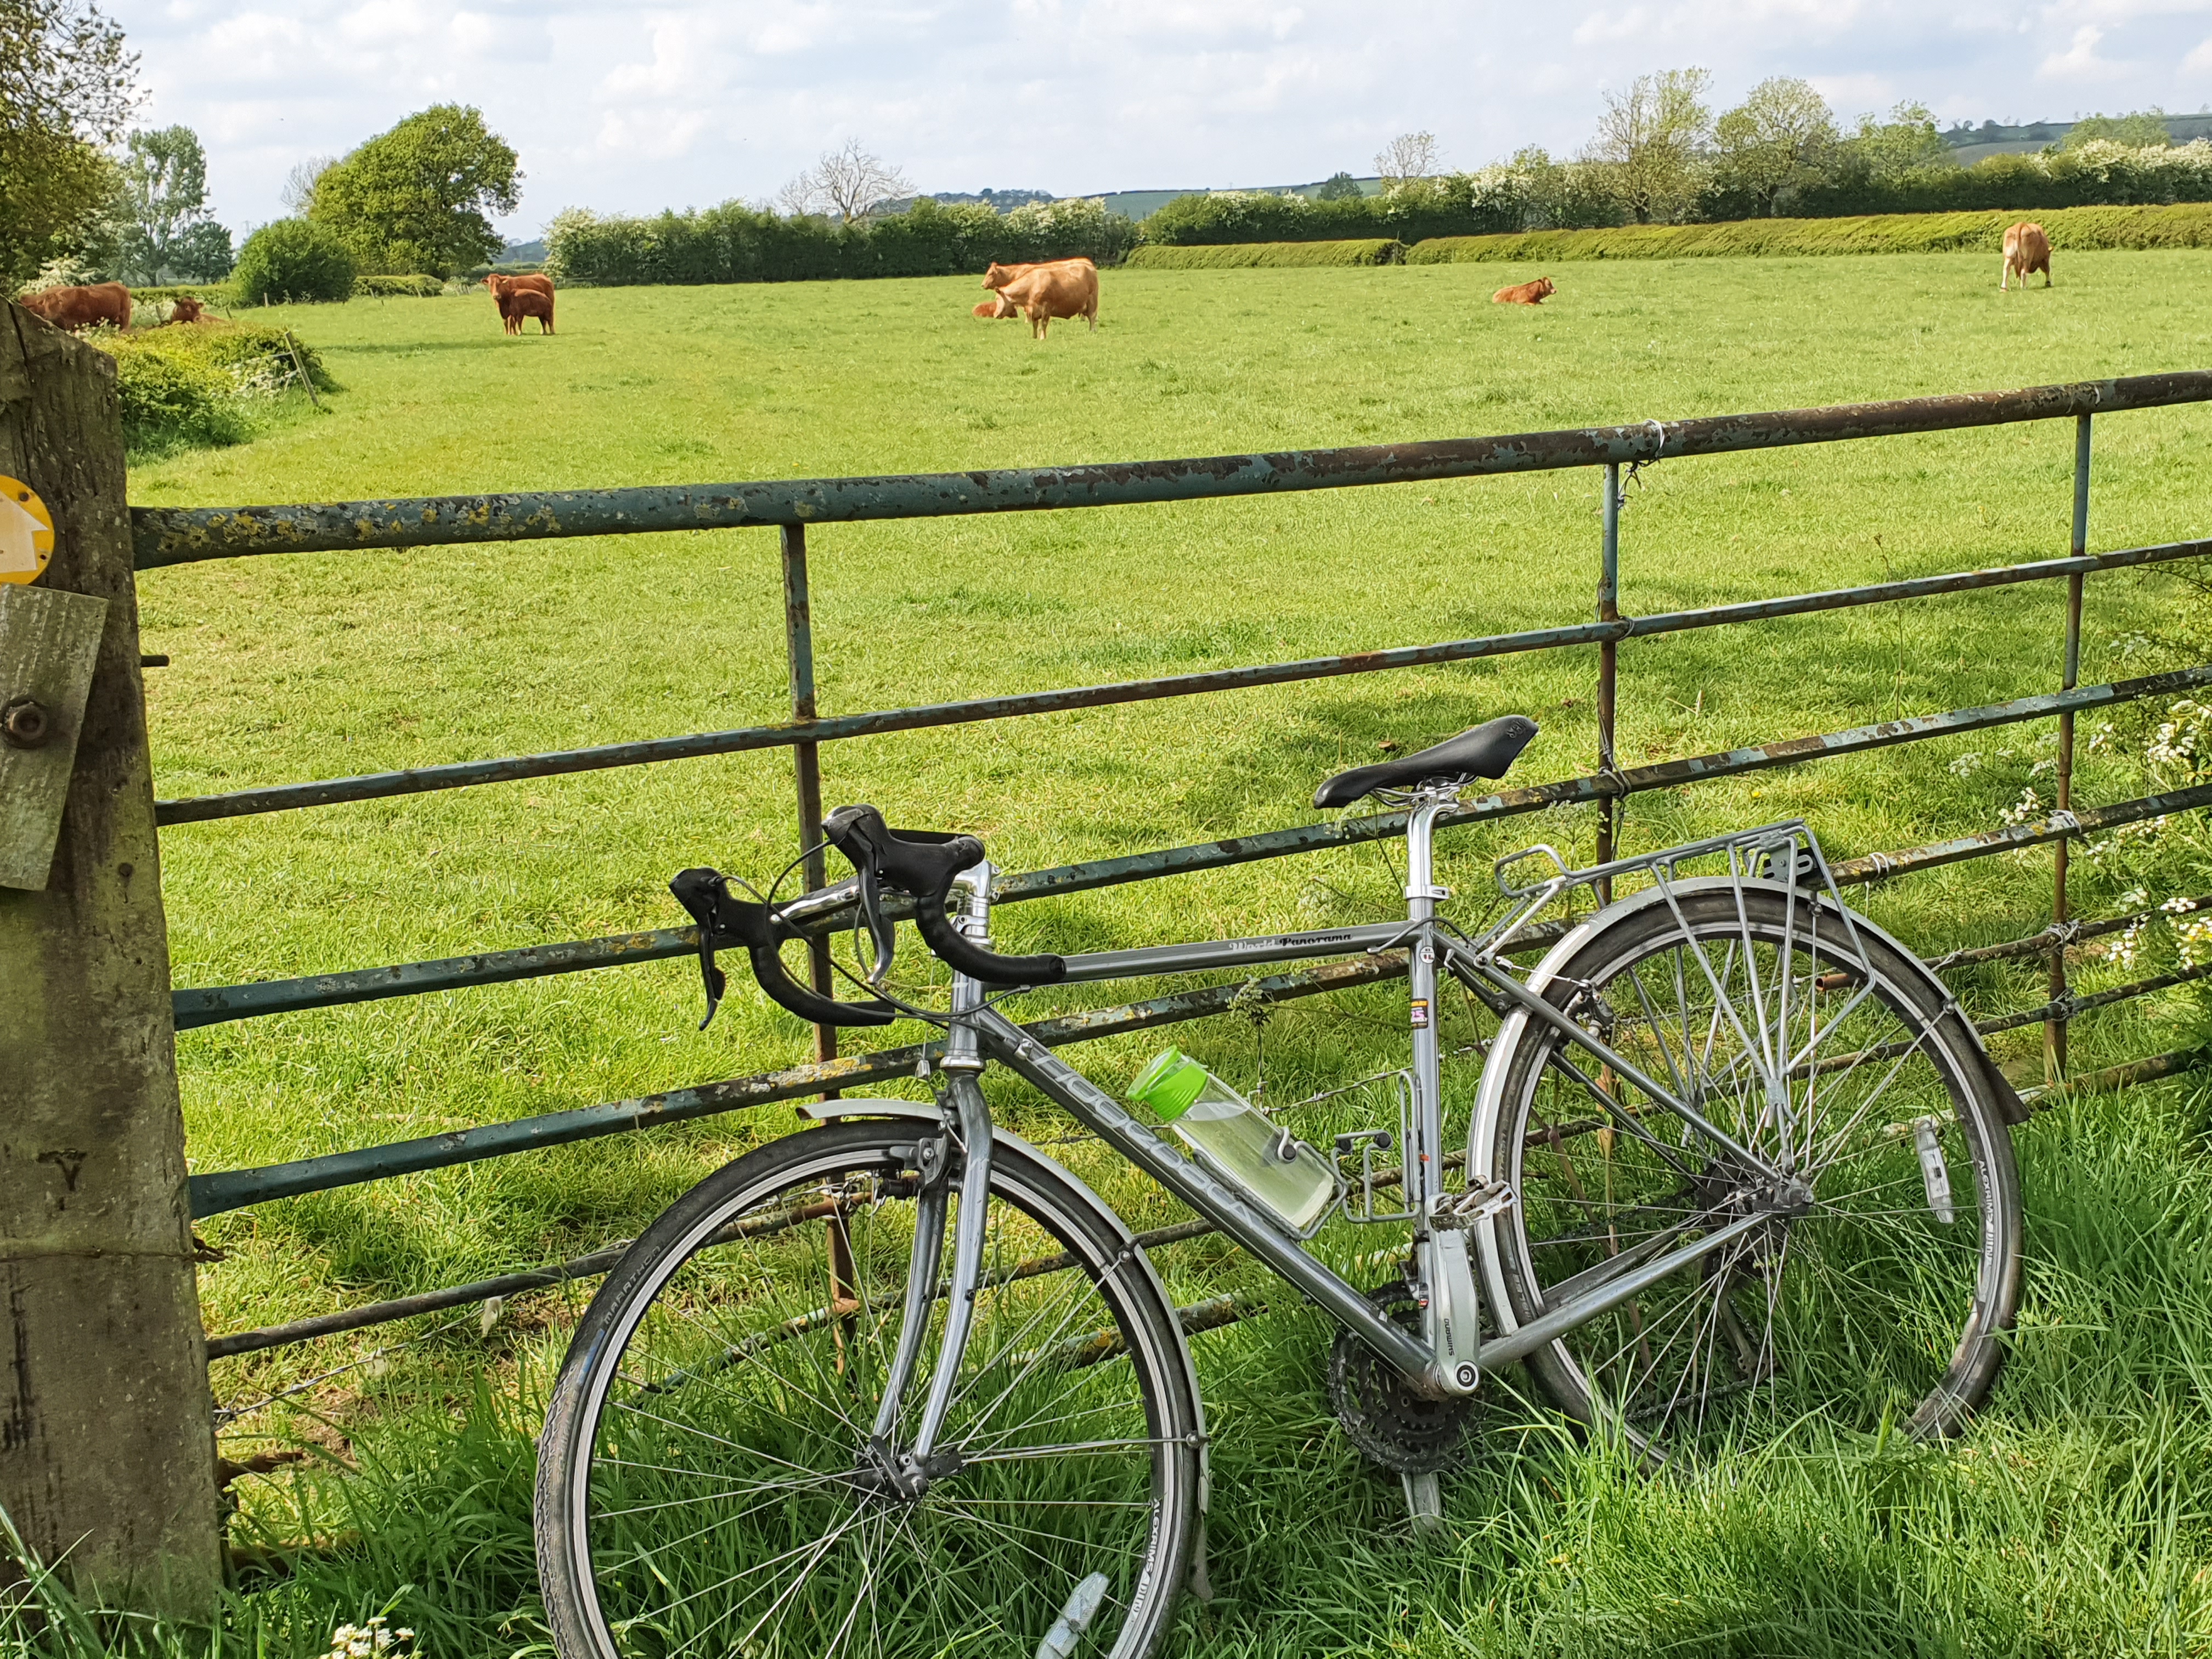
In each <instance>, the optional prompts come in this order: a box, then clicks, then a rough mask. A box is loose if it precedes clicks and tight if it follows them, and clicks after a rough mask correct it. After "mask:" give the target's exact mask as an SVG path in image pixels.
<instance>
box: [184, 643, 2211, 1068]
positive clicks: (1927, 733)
mask: <svg viewBox="0 0 2212 1659" xmlns="http://www.w3.org/2000/svg"><path fill="white" fill-rule="evenodd" d="M2205 684H2212V664H2207V665H2203V666H2200V667H2197V668H2185V669H2179V670H2176V671H2173V672H2172V673H2166V674H2153V675H2149V676H2148V677H2146V678H2141V679H2133V680H2120V681H2117V682H2115V683H2114V684H2110V685H2092V686H2081V687H2077V688H2075V690H2071V691H2066V692H2060V693H2057V694H2046V695H2044V696H2033V697H2018V698H2015V699H2014V700H2013V701H2012V702H2002V703H1991V704H1988V705H1985V706H1984V707H1982V708H1959V709H1953V710H1951V711H1950V712H1949V713H1948V714H1922V715H1916V716H1914V717H1912V718H1911V719H1907V720H1883V721H1881V722H1880V723H1879V724H1877V725H1874V726H1855V727H1853V728H1852V729H1850V731H1846V732H1826V733H1824V734H1822V735H1821V736H1819V737H1810V738H1783V739H1781V740H1779V741H1778V742H1774V743H1770V744H1759V745H1758V746H1756V747H1752V748H1745V749H1732V750H1727V751H1725V752H1723V753H1721V754H1717V755H1699V756H1692V757H1689V758H1687V759H1684V760H1676V761H1663V762H1661V763H1657V764H1656V765H1651V766H1638V767H1632V768H1630V769H1627V770H1626V771H1615V772H1613V773H1611V774H1610V775H1601V776H1589V777H1579V778H1568V779H1565V780H1563V781H1559V782H1556V783H1541V784H1534V785H1530V786H1528V787H1525V788H1521V789H1507V790H1502V791H1500V792H1498V793H1495V794H1491V795H1486V796H1483V797H1481V798H1480V799H1476V800H1472V801H1469V802H1468V803H1467V804H1466V805H1463V806H1462V807H1460V808H1458V809H1456V810H1455V811H1452V812H1450V813H1448V814H1446V815H1445V816H1444V817H1442V818H1441V819H1440V820H1439V822H1440V823H1445V824H1454V823H1478V822H1481V821H1484V820H1486V819H1491V818H1500V817H1513V816H1516V815H1517V814H1520V813H1523V812H1535V811H1542V810H1544V809H1545V808H1547V807H1551V806H1559V805H1574V804H1580V803H1584V802H1589V801H1595V800H1606V799H1620V798H1622V797H1626V796H1628V795H1632V794H1640V793H1645V792H1647V791H1650V790H1654V789H1672V788H1676V787H1680V786H1681V785H1683V784H1686V783H1696V782H1701V781H1706V780H1710V779H1713V778H1723V777H1735V776H1738V775H1741V774H1744V773H1747V772H1758V771H1765V770H1766V769H1770V768H1772V767H1777V766H1789V765H1793V764H1796V763H1802V762H1804V761H1808V760H1814V759H1818V758H1820V757H1823V756H1834V755H1850V754H1859V753H1863V752H1865V751H1867V750H1874V749H1883V748H1888V747H1891V746H1893V745H1894V744H1905V743H1917V742H1923V741H1925V740H1927V739H1929V738H1946V737H1957V736H1960V735H1963V734H1964V733H1966V732H1981V731H1987V730H1989V729H1990V728H1991V727H1994V726H2008V725H2014V724H2017V723H2018V722H2020V721H2022V720H2045V719H2048V718H2049V717H2050V716H2051V715H2052V714H2058V713H2061V712H2063V713H2067V714H2071V713H2074V712H2075V711H2076V710H2079V709H2083V708H2109V707H2112V706H2114V705H2116V704H2119V703H2124V702H2134V701H2136V700H2137V699H2140V698H2143V697H2157V696H2172V695H2173V694H2176V693H2178V692H2182V691H2187V690H2193V689H2195V688H2196V687H2197V686H2201V685H2205ZM818 808H819V803H818V801H817V811H818ZM1405 833H1406V815H1405V814H1404V813H1402V812H1386V813H1376V814H1370V815H1367V816H1364V817H1347V818H1342V819H1338V820H1335V821H1334V822H1331V823H1312V824H1304V825H1301V826H1299V827H1297V828H1296V829H1277V830H1269V831H1266V832H1263V833H1262V834H1260V835H1256V836H1231V837H1230V838H1228V839H1226V840H1224V841H1215V842H1201V843H1200V844H1199V845H1196V846H1192V847H1175V848H1164V849H1162V850H1160V851H1158V852H1152V853H1139V854H1131V855H1130V856H1128V857H1126V858H1120V859H1103V860H1093V861H1091V862H1090V863H1088V864H1082V865H1060V866H1056V867H1054V868H1052V869H1047V870H1032V871H1028V872H1022V873H1019V874H1012V875H1008V876H1006V877H1004V878H1001V880H1000V884H999V887H998V897H999V900H1000V902H1005V903H1012V902H1018V901H1021V900H1024V899H1036V898H1045V897H1048V896H1054V895H1057V894H1060V893H1068V892H1077V891H1083V890H1089V889H1092V888H1098V887H1106V886H1113V885H1117V884H1121V883H1124V882H1130V881H1141V880H1146V879H1149V878H1152V877H1155V876H1159V875H1166V874H1175V873H1181V872H1191V871H1198V870H1210V869H1219V868H1223V867H1225V866H1229V865H1231V864H1242V863H1249V862H1251V861H1253V860H1258V859H1267V858H1280V857H1283V856H1285V855H1286V854H1292V853H1307V852H1312V851H1314V850H1316V848H1322V847H1326V846H1332V845H1334V846H1352V845H1356V844H1358V842H1364V841H1377V840H1383V839H1386V838H1395V837H1399V836H1403V835H1404V834H1405ZM842 921H843V918H842V916H836V915H833V916H827V917H823V918H820V919H819V920H818V921H817V923H816V924H815V931H816V932H817V933H830V932H832V931H834V930H835V929H836V928H837V927H840V926H842ZM698 946H699V939H698V934H697V933H696V931H695V930H694V929H692V928H689V927H671V928H659V929H655V930H653V931H651V932H645V933H617V934H614V935H611V936H609V937H605V938H601V939H574V940H570V941H568V942H565V943H562V944H558V945H531V946H526V947H524V948H522V949H520V950H513V951H483V952H479V953H477V954H475V955H471V956H465V957H444V958H441V959H439V960H436V961H431V962H410V963H396V964H394V965H393V966H392V967H388V968H364V969H354V970H352V971H350V972H344V973H334V974H315V975H307V976H305V977H302V978H299V979H289V980H269V981H262V982H260V983H258V984H249V985H226V986H211V987H204V988H200V989H192V990H179V991H177V992H175V993H173V999H172V1000H173V1003H174V1005H175V1015H176V1023H177V1028H178V1029H179V1030H187V1029H190V1028H191V1027H194V1026H199V1025H214V1024H221V1023H222V1022H224V1021H228V1020H234V1019H251V1018H256V1017H258V1016H260V1015H264V1014H276V1013H289V1012H296V1011H299V1010H301V1009H306V1008H324V1007H331V1006H337V1005H339V1004H343V1003H351V1002H374V1001H377V1000H381V999H383V998H386V997H398V996H416V995H420V994H423V993H426V992H430V991H447V990H454V989H458V988H459V987H464V986H470V985H498V984H506V983H510V982H512V981H515V980H522V979H536V978H540V977H544V976H546V975H554V974H572V973H579V972H582V971H584V970H586V969H595V968H615V967H623V966H627V965H629V964H631V963H643V962H659V961H664V960H665V959H667V958H669V957H678V956H683V955H686V954H688V953H690V952H691V951H696V950H697V949H698Z"/></svg>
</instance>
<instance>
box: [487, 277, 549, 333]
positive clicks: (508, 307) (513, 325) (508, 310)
mask: <svg viewBox="0 0 2212 1659" xmlns="http://www.w3.org/2000/svg"><path fill="white" fill-rule="evenodd" d="M483 284H484V286H485V287H486V288H488V289H490V290H491V297H492V301H493V303H494V304H495V305H496V306H498V307H499V319H500V321H501V322H502V323H505V324H506V325H507V332H508V333H509V334H520V333H521V332H522V318H523V317H525V316H529V317H537V318H538V323H539V328H538V332H539V333H541V334H550V333H551V332H552V331H553V330H552V326H551V325H552V322H553V279H552V278H551V277H550V276H501V275H500V274H499V273H498V272H497V271H494V270H488V271H486V272H485V273H484V279H483ZM518 294H538V295H544V300H545V310H544V314H543V315H540V314H539V313H537V312H535V311H531V312H524V313H520V314H518V313H516V312H515V311H514V310H513V298H514V296H515V295H518Z"/></svg>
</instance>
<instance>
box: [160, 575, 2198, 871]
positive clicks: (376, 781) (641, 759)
mask: <svg viewBox="0 0 2212 1659" xmlns="http://www.w3.org/2000/svg"><path fill="white" fill-rule="evenodd" d="M2208 554H2212V541H2187V542H2172V543H2166V544H2160V545H2159V546H2155V547H2135V548H2126V549H2123V550H2119V551H2117V552H2112V553H2099V554H2093V555H2087V556H2083V557H2081V558H2064V559H2041V560H2038V561H2035V562H2032V563H2027V564H2015V565H2000V566H1997V567H1995V568H1990V569H1986V570H1961V571H1956V572H1954V573H1952V574H1947V575H1941V576H1922V577H1916V578H1913V579H1911V580H1905V581H1893V582H1876V583H1873V584H1870V585H1869V586H1860V587H1844V588H1836V589H1833V590H1831V591H1829V592H1819V593H1799V594H1793V595H1790V596H1789V597H1786V598H1782V599H1752V600H1747V601H1746V602H1744V603H1742V604H1739V605H1714V606H1711V607H1709V608H1707V609H1704V610H1699V611H1660V612H1655V613H1654V614H1652V615H1650V616H1645V617H1619V618H1616V619H1613V620H1611V621H1602V622H1595V623H1575V624H1572V625H1571V626H1568V627H1563V628H1540V629H1529V630H1528V631H1526V632H1522V633H1517V634H1496V635H1487V636H1486V637H1483V638H1479V639H1471V640H1450V641H1443V642H1442V643H1439V644H1434V645H1413V646H1401V647H1394V648H1391V649H1388V650H1382V651H1361V652H1354V653H1349V654H1347V655H1343V656H1335V657H1313V658H1308V659H1304V660H1303V661H1299V662H1280V663H1267V664H1263V665H1260V666H1257V667H1252V668H1223V669H1215V670H1210V671H1206V672H1204V673H1196V674H1173V675H1167V676H1164V677H1162V678H1158V679H1149V680H1126V681H1122V682H1121V683H1119V684H1113V685H1087V686H1076V687H1070V688H1066V689H1064V690H1055V691H1031V692H1024V693H1022V694H1020V695H1018V696H1003V697H977V698H973V699H971V700H969V701H967V702H945V703H930V704H924V705H921V706H919V707H915V708H887V709H879V710H876V711H873V712H872V713H868V714H830V715H824V716H821V717H819V718H817V719H811V720H797V721H794V722H793V723H792V724H791V725H788V726H739V727H737V728H735V729H733V730H731V731H726V732H694V733H691V734H690V735H689V736H684V737H674V738H642V739H641V740H639V741H636V742H633V743H609V744H594V745H593V746H592V747H591V748H588V749H565V750H554V751H552V752H550V753H546V754H538V755H513V756H508V757H505V758H503V759H499V760H478V761H452V762H448V763H444V764H442V765H436V766H418V767H411V768H410V769H407V770H405V771H404V772H374V773H369V774H368V775H362V776H356V777H349V778H324V779H320V780H318V781H313V782H310V783H279V784H270V785H266V786H264V787H259V788H254V789H235V790H230V791H228V792H226V793H222V794H217V795H191V796H186V797H184V798H182V799H176V800H164V801H157V802H155V822H156V823H160V824H161V825H162V826H163V827H164V828H166V827H167V826H168V825H171V824H177V823H205V822H207V821H209V820H210V819H213V818H233V817H250V816H252V815H254V814H257V813H261V812H284V811H295V810H296V809H298V808H301V807H304V806H331V805H338V804H340V803H343V802H348V801H364V800H387V799H392V797H394V796H398V795H416V794H424V793H429V792H431V791H433V790H439V789H468V788H473V787H477V785H480V784H487V783H519V782H522V781H527V780H529V779H532V778H550V777H559V776H562V775H568V774H570V773H575V772H597V771H605V770H606V769H610V768H614V767H622V766H652V765H656V764H658V763H661V762H663V761H676V760H699V759H703V758H706V757H709V756H714V755H735V754H743V753H745V752H747V751H750V750H763V749H789V748H794V747H797V748H811V747H813V746H816V745H818V744H824V743H834V742H838V741H841V740H842V739H845V738H862V737H871V736H874V735H876V734H878V733H880V732H916V731H921V730H924V729H926V728H927V727H930V726H966V725H970V724H973V723H975V722H977V721H981V720H1009V719H1013V718H1017V717H1018V716H1022V715H1027V714H1059V713H1062V712H1064V711H1066V710H1067V709H1071V708H1104V707H1106V706H1108V705H1109V704H1113V703H1124V702H1152V701H1153V700H1156V699H1158V698H1162V697H1192V696H1205V695H1206V694H1209V693H1212V692H1218V691H1234V690H1246V689H1249V688H1251V687H1255V686H1262V685H1287V684H1293V683H1295V682H1297V681H1300V680H1313V679H1328V678H1336V677H1339V676H1342V675H1347V674H1372V673H1376V672H1378V671H1383V670H1386V669H1395V668H1421V667H1431V666H1434V665H1437V664H1439V663H1450V662H1470V661H1473V660H1474V659H1478V658H1481V657H1502V656H1510V655H1516V654H1518V653H1523V652H1529V651H1554V650H1558V649H1559V648H1560V647H1565V646H1576V645H1611V644H1615V643H1617V642H1618V641H1622V640H1629V639H1649V638H1653V637H1656V636H1657V635H1662V634H1677V633H1684V632H1687V631H1690V630H1692V629H1705V628H1726V627H1729V626H1732V625H1735V624H1738V623H1748V622H1771V621H1774V620H1777V619H1778V618H1781V617H1801V616H1808V615H1811V614H1813V613H1814V612H1818V611H1841V610H1847V609H1851V608H1854V607H1857V606H1860V605H1887V604H1890V603H1892V602H1893V601H1896V600H1899V599H1926V598H1929V597H1931V596H1933V595H1936V594H1939V593H1963V592H1972V591H1975V590H1977V589H1982V588H1990V587H2008V586H2015V585H2016V584H2018V583H2021V582H2033V581H2049V580H2053V579H2056V578H2060V577H2063V578H2067V579H2069V580H2071V579H2074V578H2077V577H2080V576H2081V575H2084V574H2087V573H2089V572H2092V571H2100V570H2121V569H2127V568H2133V567H2136V566H2139V565H2146V564H2162V563H2166V562H2171V561H2172V560H2177V559H2201V558H2203V557H2205V556H2207V555H2208ZM798 580H799V582H800V583H801V584H802V587H801V590H800V591H801V592H804V587H803V583H804V581H805V576H804V574H803V568H802V573H801V574H800V575H799V578H798ZM799 648H800V647H798V646H796V645H794V651H793V665H794V667H796V666H797V665H799V661H800V656H799ZM803 648H804V653H805V655H804V661H805V665H806V668H807V672H808V684H809V686H810V695H809V702H811V671H812V663H813V647H812V644H811V640H810V641H807V642H806V643H805V646H804V647H803ZM2049 712H2056V711H2055V709H2054V710H2052V711H2049ZM1603 763H1604V764H1605V765H1606V766H1607V767H1609V766H1610V765H1611V756H1610V752H1609V751H1608V753H1607V755H1606V756H1605V757H1603Z"/></svg>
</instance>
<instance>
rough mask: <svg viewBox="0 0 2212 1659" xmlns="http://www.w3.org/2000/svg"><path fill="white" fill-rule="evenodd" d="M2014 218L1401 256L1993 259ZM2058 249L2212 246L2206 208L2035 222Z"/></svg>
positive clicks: (1578, 240) (1590, 236) (1488, 245)
mask: <svg viewBox="0 0 2212 1659" xmlns="http://www.w3.org/2000/svg"><path fill="white" fill-rule="evenodd" d="M2020 218H2021V212H2020V210H2004V211H2002V212H1997V211H1984V212H1980V213H1893V214H1881V215H1863V216H1858V217H1855V218H1841V219H1745V220H1738V221H1736V222H1733V223H1729V224H1718V225H1617V226H1614V227H1613V228H1609V229H1604V230H1534V231H1524V232H1522V233H1521V234H1518V235H1508V236H1450V237H1438V238H1437V239H1435V240H1431V241H1425V242H1421V243H1419V244H1417V245H1416V246H1413V247H1412V248H1410V249H1408V250H1407V253H1406V263H1407V264H1412V265H1436V264H1462V263H1470V262H1477V263H1492V262H1496V263H1507V264H1528V263H1531V262H1541V261H1545V260H1570V259H1685V258H1700V257H1726V256H1730V255H1735V256H1739V257H1740V256H1743V255H1756V254H1827V253H1942V252H1955V251H1959V250H1970V249H1984V250H1986V251H1988V252H1996V250H1997V249H1998V247H1999V246H2001V245H2002V242H2003V240H2004V231H2005V227H2006V226H2008V225H2009V224H2013V223H2015V222H2018V221H2019V219H2020ZM2035 222H2037V223H2038V224H2039V225H2041V226H2042V227H2043V228H2044V231H2045V234H2048V235H2049V236H2050V238H2051V246H2053V247H2055V248H2059V249H2074V250H2088V249H2095V248H2153V247H2212V203H2189V204H2181V205H2179V206H2174V207H2090V208H2060V209H2056V210H2047V211H2044V212H2040V213H2038V214H2037V216H2036V221H2035Z"/></svg>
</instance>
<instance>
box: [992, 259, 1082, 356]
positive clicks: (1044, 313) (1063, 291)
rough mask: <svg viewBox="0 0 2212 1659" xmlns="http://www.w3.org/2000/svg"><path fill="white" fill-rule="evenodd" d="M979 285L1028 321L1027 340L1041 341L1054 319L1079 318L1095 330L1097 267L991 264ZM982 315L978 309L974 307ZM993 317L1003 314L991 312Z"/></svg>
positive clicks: (1057, 262)
mask: <svg viewBox="0 0 2212 1659" xmlns="http://www.w3.org/2000/svg"><path fill="white" fill-rule="evenodd" d="M983 286H984V287H985V288H987V289H992V290H993V291H994V292H995V293H996V294H997V295H998V296H999V299H1000V302H1001V303H1003V304H1004V305H1006V306H1007V307H1012V308H1013V309H1016V310H1018V311H1019V312H1020V313H1022V315H1023V316H1024V317H1026V318H1028V319H1030V338H1031V339H1033V340H1042V339H1043V338H1044V337H1046V336H1047V335H1048V334H1049V333H1050V332H1051V331H1052V319H1054V318H1055V317H1069V318H1073V317H1082V318H1085V319H1088V320H1089V322H1090V324H1091V332H1092V333H1094V334H1095V333H1097V331H1098V267H1097V266H1096V265H1094V264H1091V261H1090V260H1088V259H1083V258H1076V259H1054V260H1052V261H1050V262H1049V263H1047V264H1031V265H1001V264H994V265H993V266H992V267H991V268H990V270H987V271H986V272H984V273H983ZM976 314H977V315H978V316H981V315H982V314H983V313H982V308H981V307H977V308H976ZM991 314H992V315H993V316H994V317H995V316H1004V315H1006V314H1007V313H1006V312H1003V311H996V310H994V312H993V313H991Z"/></svg>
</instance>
